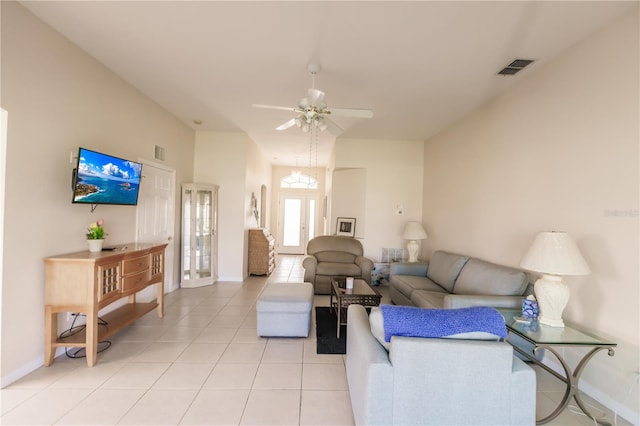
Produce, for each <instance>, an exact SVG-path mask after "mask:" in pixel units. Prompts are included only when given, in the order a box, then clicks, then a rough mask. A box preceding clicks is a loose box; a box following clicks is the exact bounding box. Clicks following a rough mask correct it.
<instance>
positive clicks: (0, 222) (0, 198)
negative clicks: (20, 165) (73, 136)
mask: <svg viewBox="0 0 640 426" xmlns="http://www.w3.org/2000/svg"><path fill="white" fill-rule="evenodd" d="M8 118H9V113H8V112H7V111H6V110H4V109H2V108H0V341H2V293H3V291H4V286H3V282H2V276H3V264H4V256H3V253H4V250H3V243H4V178H5V174H6V165H7V125H8V121H9V120H8ZM0 365H2V349H1V348H0ZM2 385H4V383H0V387H2Z"/></svg>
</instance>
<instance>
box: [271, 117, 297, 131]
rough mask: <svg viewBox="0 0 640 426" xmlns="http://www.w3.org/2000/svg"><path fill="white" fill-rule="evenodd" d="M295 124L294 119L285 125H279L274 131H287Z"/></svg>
mask: <svg viewBox="0 0 640 426" xmlns="http://www.w3.org/2000/svg"><path fill="white" fill-rule="evenodd" d="M295 124H296V119H295V118H292V119H291V120H289V121H287V122H286V123H282V124H281V125H279V126H278V127H276V130H287V129H288V128H289V127H291V126H293V125H295Z"/></svg>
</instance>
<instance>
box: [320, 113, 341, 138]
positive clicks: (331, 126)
mask: <svg viewBox="0 0 640 426" xmlns="http://www.w3.org/2000/svg"><path fill="white" fill-rule="evenodd" d="M323 120H324V124H326V125H327V130H328V131H329V133H331V134H332V135H333V136H339V135H341V134H342V133H343V132H344V130H342V128H340V126H338V125H337V124H336V123H334V122H333V121H331V120H329V119H328V118H327V117H324V118H323Z"/></svg>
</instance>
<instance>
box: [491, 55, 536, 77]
mask: <svg viewBox="0 0 640 426" xmlns="http://www.w3.org/2000/svg"><path fill="white" fill-rule="evenodd" d="M531 62H533V60H532V59H516V60H515V61H513V62H511V63H510V64H509V65H507V66H506V67H504V68H502V69H501V70H500V71H499V72H498V74H502V75H514V74H516V73H517V72H518V71H520V70H521V69H523V68H524V67H526V66H527V65H529V64H530V63H531Z"/></svg>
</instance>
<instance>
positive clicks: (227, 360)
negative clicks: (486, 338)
mask: <svg viewBox="0 0 640 426" xmlns="http://www.w3.org/2000/svg"><path fill="white" fill-rule="evenodd" d="M301 261H302V258H301V257H300V256H280V257H279V258H278V267H277V268H276V270H275V271H274V273H273V274H272V275H271V276H270V277H269V278H268V279H267V278H265V277H250V278H249V279H247V280H246V281H244V282H243V283H216V284H215V285H213V286H209V287H203V288H198V289H182V290H178V291H175V292H173V293H171V294H169V295H167V297H166V307H165V316H164V318H162V319H159V318H158V317H157V316H156V314H155V312H151V313H150V314H148V315H146V316H145V317H143V318H141V319H140V320H138V321H137V322H136V323H134V324H133V325H131V326H130V327H128V328H127V329H125V330H123V331H121V332H120V333H118V334H117V335H115V336H113V337H112V340H111V341H112V343H113V345H112V346H111V347H110V348H109V349H108V350H106V351H105V352H103V353H101V354H99V355H98V363H97V364H96V366H95V367H93V368H87V367H86V363H85V360H84V359H70V358H67V357H66V356H64V355H63V356H61V357H58V358H57V359H56V361H55V362H54V363H53V365H52V366H51V367H41V368H39V369H37V370H36V371H34V372H32V373H31V374H29V375H27V376H26V377H24V378H22V379H21V380H19V381H17V382H16V383H13V384H12V385H10V386H8V387H7V388H5V389H2V390H0V397H1V410H2V411H1V415H2V416H1V417H0V424H2V425H18V424H30V425H54V424H55V425H143V424H147V425H149V424H151V425H178V424H180V425H223V424H224V425H273V424H287V425H298V424H300V425H351V424H353V416H352V413H351V405H350V400H349V391H348V389H347V381H346V376H345V370H344V356H340V355H317V354H316V348H315V326H313V325H312V330H311V334H310V336H309V337H308V338H306V339H298V338H289V339H287V338H269V339H267V338H259V337H257V336H256V315H255V301H256V299H257V297H258V295H259V293H260V291H261V290H262V288H263V287H264V285H265V284H266V283H267V282H277V281H291V282H300V281H302V279H303V275H304V271H303V269H302V266H301ZM381 292H382V293H383V295H384V298H383V302H386V301H388V299H387V297H386V288H384V287H382V288H381ZM328 299H329V298H328V296H316V297H315V301H314V303H315V304H316V305H320V306H327V305H328V303H329V300H328ZM538 382H539V383H538V408H539V410H540V412H539V414H541V413H549V412H551V411H552V410H553V407H554V401H559V400H560V398H561V397H562V394H563V393H562V389H561V387H560V386H559V385H560V384H561V383H560V382H559V381H558V380H556V379H554V378H553V377H551V376H550V375H549V374H548V373H546V372H544V371H539V372H538ZM587 399H588V398H587ZM590 403H593V402H592V401H590ZM596 405H597V404H596ZM593 412H594V414H596V415H600V414H602V415H604V416H605V417H606V419H607V420H609V421H612V420H613V414H612V413H610V412H608V411H607V410H606V409H602V408H601V407H598V408H594V410H593ZM548 424H550V425H589V424H593V421H591V420H590V419H588V418H587V417H585V416H583V415H580V414H575V413H573V412H571V411H569V410H567V411H565V412H564V413H562V414H561V415H560V416H559V417H557V418H556V419H555V420H554V421H553V422H551V423H548ZM618 424H629V423H626V422H624V420H622V419H620V418H618Z"/></svg>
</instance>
